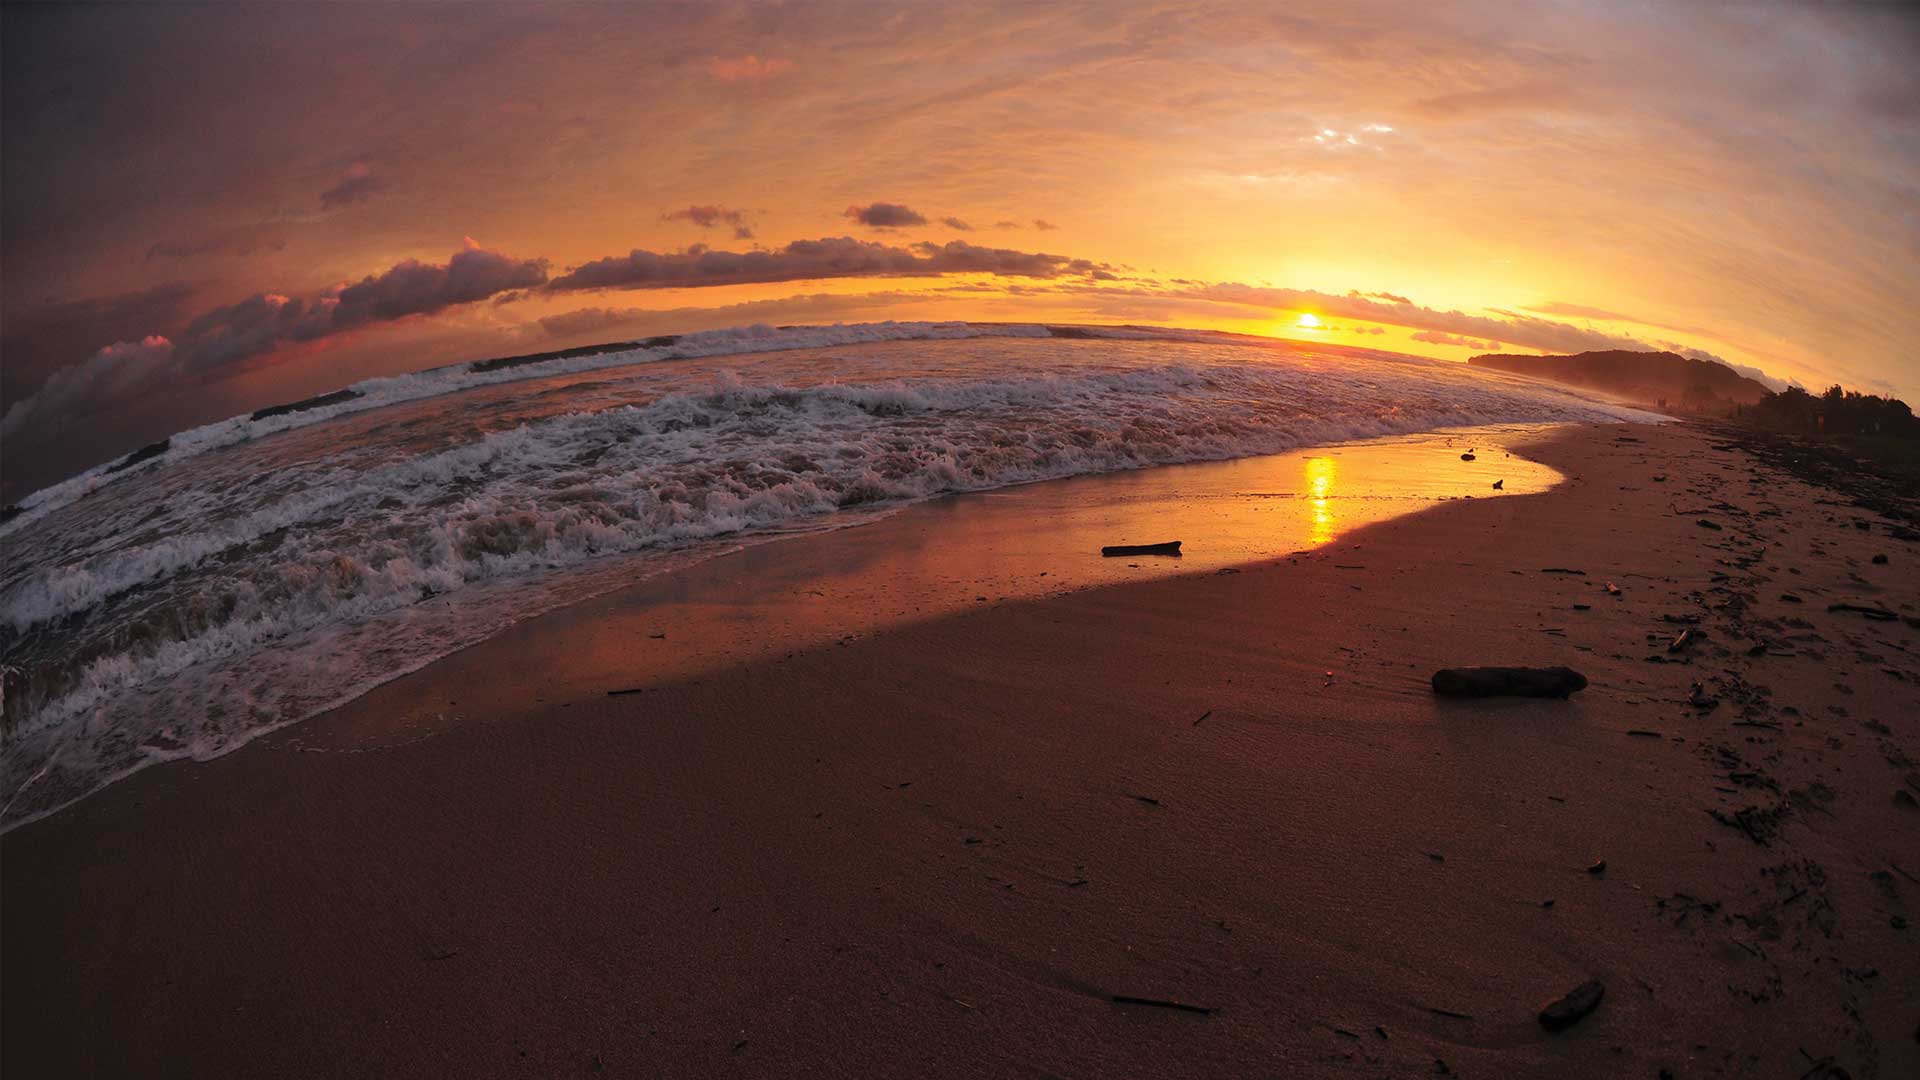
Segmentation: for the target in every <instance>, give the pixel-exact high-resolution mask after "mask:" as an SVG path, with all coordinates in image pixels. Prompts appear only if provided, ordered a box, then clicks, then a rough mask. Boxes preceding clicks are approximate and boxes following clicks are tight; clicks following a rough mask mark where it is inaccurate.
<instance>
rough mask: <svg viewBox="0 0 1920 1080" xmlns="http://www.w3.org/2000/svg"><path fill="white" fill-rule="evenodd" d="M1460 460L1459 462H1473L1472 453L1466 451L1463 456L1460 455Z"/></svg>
mask: <svg viewBox="0 0 1920 1080" xmlns="http://www.w3.org/2000/svg"><path fill="white" fill-rule="evenodd" d="M1460 460H1461V461H1472V460H1473V451H1471V450H1469V451H1467V452H1466V453H1464V454H1461V455H1460Z"/></svg>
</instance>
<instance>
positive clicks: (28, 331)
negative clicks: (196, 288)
mask: <svg viewBox="0 0 1920 1080" xmlns="http://www.w3.org/2000/svg"><path fill="white" fill-rule="evenodd" d="M18 289H19V286H17V285H16V286H15V290H14V291H10V292H9V293H8V294H6V296H7V298H6V302H5V306H6V310H5V318H4V319H0V327H4V329H3V330H0V355H3V356H4V357H5V358H6V362H5V363H4V364H0V399H3V400H4V402H5V403H9V404H10V403H12V402H15V401H19V400H20V399H22V398H24V397H27V396H28V395H30V394H32V393H34V392H35V391H36V390H38V389H39V387H40V384H41V383H42V382H44V381H45V380H46V379H47V377H48V375H49V374H50V373H52V372H53V371H54V370H55V369H57V368H59V367H60V366H61V365H63V364H71V363H73V362H74V358H75V357H80V356H86V355H87V354H88V353H91V352H92V351H93V350H95V349H97V348H99V347H100V343H101V342H103V341H123V340H127V339H138V338H140V337H142V336H144V335H146V334H150V333H153V332H155V331H156V330H158V331H160V332H163V333H170V332H172V331H173V330H174V329H175V328H176V327H177V326H179V324H180V322H181V320H182V319H183V318H184V317H185V305H186V302H187V299H188V297H190V296H191V295H192V294H193V287H192V286H190V285H187V284H184V283H181V282H172V283H169V284H164V285H154V286H152V287H150V288H146V289H142V290H140V291H138V292H131V293H121V294H119V295H117V296H98V297H89V298H86V299H82V300H66V301H61V302H56V303H43V304H40V305H37V306H33V307H23V308H17V309H16V307H15V304H16V303H17V302H19V301H21V300H23V299H24V298H23V297H20V296H19V293H18Z"/></svg>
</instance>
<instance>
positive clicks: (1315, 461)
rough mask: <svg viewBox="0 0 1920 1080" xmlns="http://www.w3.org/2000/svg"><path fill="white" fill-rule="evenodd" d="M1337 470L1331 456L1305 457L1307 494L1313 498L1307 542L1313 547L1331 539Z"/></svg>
mask: <svg viewBox="0 0 1920 1080" xmlns="http://www.w3.org/2000/svg"><path fill="white" fill-rule="evenodd" d="M1339 471H1340V464H1339V462H1337V461H1335V460H1334V459H1333V458H1330V457H1310V458H1308V459H1307V494H1308V497H1309V498H1311V499H1312V500H1313V531H1312V532H1311V533H1310V534H1308V536H1307V542H1308V543H1310V544H1312V545H1313V546H1315V547H1319V546H1320V545H1321V544H1324V543H1326V542H1327V541H1329V540H1331V539H1333V535H1334V533H1333V505H1332V501H1333V478H1334V475H1335V474H1336V473H1338V472H1339Z"/></svg>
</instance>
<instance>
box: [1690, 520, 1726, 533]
mask: <svg viewBox="0 0 1920 1080" xmlns="http://www.w3.org/2000/svg"><path fill="white" fill-rule="evenodd" d="M1694 524H1695V525H1698V526H1700V527H1701V528H1703V529H1712V530H1713V531H1714V532H1719V531H1720V523H1719V522H1717V521H1715V520H1713V519H1712V518H1701V519H1700V520H1698V521H1696V522H1694Z"/></svg>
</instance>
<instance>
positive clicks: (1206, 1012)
mask: <svg viewBox="0 0 1920 1080" xmlns="http://www.w3.org/2000/svg"><path fill="white" fill-rule="evenodd" d="M1111 1000H1112V1001H1113V1003H1114V1004H1115V1005H1149V1006H1152V1007H1153V1008H1156V1009H1178V1010H1179V1011H1181V1012H1190V1013H1197V1014H1199V1015H1201V1016H1212V1015H1213V1009H1212V1008H1210V1007H1208V1006H1206V1005H1189V1004H1187V1003H1186V1002H1184V1001H1168V1000H1166V999H1165V998H1150V997H1135V996H1134V995H1132V994H1114V995H1113V997H1112V999H1111Z"/></svg>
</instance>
